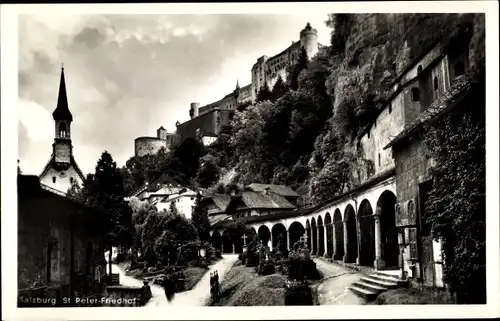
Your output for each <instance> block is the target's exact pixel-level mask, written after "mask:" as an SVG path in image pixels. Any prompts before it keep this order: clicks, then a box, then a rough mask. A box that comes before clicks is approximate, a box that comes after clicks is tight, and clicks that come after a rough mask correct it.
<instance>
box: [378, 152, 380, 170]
mask: <svg viewBox="0 0 500 321" xmlns="http://www.w3.org/2000/svg"><path fill="white" fill-rule="evenodd" d="M378 166H379V167H380V153H378Z"/></svg>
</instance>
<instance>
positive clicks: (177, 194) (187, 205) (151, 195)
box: [132, 174, 196, 219]
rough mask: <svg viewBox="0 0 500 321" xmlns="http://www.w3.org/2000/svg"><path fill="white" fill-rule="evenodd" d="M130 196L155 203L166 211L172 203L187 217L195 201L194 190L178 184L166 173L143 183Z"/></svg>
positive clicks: (159, 209) (161, 209)
mask: <svg viewBox="0 0 500 321" xmlns="http://www.w3.org/2000/svg"><path fill="white" fill-rule="evenodd" d="M132 197H136V198H137V199H138V200H139V201H141V202H149V203H150V204H152V205H155V206H156V208H157V209H158V211H163V210H167V211H168V210H170V206H171V204H174V205H175V207H176V208H177V211H178V213H179V214H181V215H183V216H184V217H186V218H187V219H190V218H191V214H192V213H193V207H194V205H195V202H196V192H195V191H193V190H191V189H189V188H186V187H184V186H182V185H180V184H179V183H177V182H176V181H175V180H173V179H172V178H171V177H169V176H168V175H166V174H163V175H161V176H160V177H158V178H157V179H156V180H154V181H153V182H151V183H146V184H144V186H142V187H141V188H140V189H139V190H138V191H137V192H135V193H134V194H133V195H132Z"/></svg>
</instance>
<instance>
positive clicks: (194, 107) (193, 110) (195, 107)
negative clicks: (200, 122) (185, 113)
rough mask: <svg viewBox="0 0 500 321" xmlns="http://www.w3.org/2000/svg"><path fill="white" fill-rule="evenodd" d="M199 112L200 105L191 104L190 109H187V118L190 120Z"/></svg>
mask: <svg viewBox="0 0 500 321" xmlns="http://www.w3.org/2000/svg"><path fill="white" fill-rule="evenodd" d="M199 111H200V103H191V109H189V116H191V119H193V118H196V117H198V115H199Z"/></svg>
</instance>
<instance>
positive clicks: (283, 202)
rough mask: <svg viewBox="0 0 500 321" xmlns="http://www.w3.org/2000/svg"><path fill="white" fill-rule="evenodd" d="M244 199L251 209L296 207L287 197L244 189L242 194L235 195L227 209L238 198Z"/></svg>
mask: <svg viewBox="0 0 500 321" xmlns="http://www.w3.org/2000/svg"><path fill="white" fill-rule="evenodd" d="M238 199H240V200H242V201H243V203H244V204H245V205H246V206H247V207H248V208H249V209H254V208H265V209H273V208H275V209H281V208H283V209H286V208H290V209H292V208H295V206H294V205H293V204H292V203H290V202H289V201H288V200H287V199H286V198H284V197H283V196H280V195H277V194H273V193H269V194H267V195H266V194H263V193H259V192H253V191H244V192H241V193H240V195H238V196H235V197H233V199H232V200H231V202H230V203H229V205H228V206H227V210H228V209H229V207H230V206H231V204H233V203H234V202H236V200H238Z"/></svg>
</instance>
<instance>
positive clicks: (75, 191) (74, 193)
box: [66, 180, 82, 198]
mask: <svg viewBox="0 0 500 321" xmlns="http://www.w3.org/2000/svg"><path fill="white" fill-rule="evenodd" d="M81 191H82V188H81V187H80V185H78V183H77V181H76V180H73V181H72V182H71V186H70V187H69V188H68V191H67V192H66V195H67V196H69V197H72V198H76V197H78V195H79V194H80V193H81Z"/></svg>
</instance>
